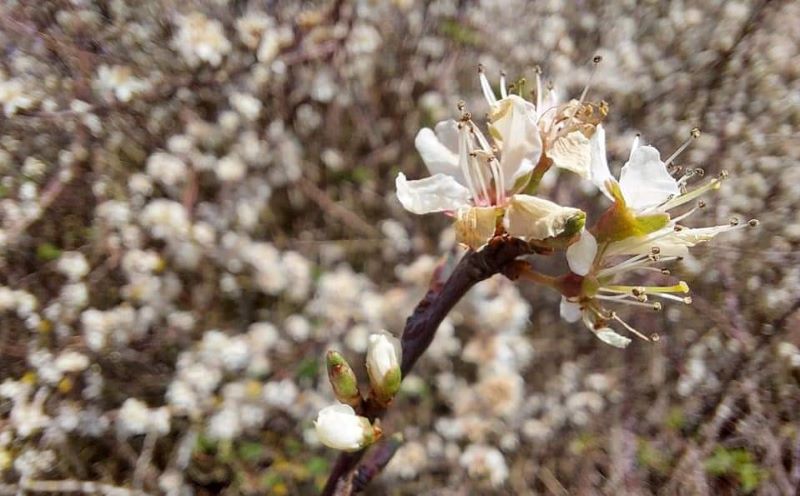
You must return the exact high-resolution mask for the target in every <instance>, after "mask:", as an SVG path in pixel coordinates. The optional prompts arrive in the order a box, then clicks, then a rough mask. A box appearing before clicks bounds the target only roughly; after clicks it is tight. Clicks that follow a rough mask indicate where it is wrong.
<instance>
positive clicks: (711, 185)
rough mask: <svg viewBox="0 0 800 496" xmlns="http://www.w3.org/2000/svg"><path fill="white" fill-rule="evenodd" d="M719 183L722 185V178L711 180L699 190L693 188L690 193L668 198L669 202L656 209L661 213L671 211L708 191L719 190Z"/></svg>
mask: <svg viewBox="0 0 800 496" xmlns="http://www.w3.org/2000/svg"><path fill="white" fill-rule="evenodd" d="M721 183H722V177H719V178H716V179H712V180H711V181H709V182H707V183H706V184H704V185H703V186H700V187H699V188H695V189H693V190H691V191H687V192H686V193H684V194H682V195H678V196H676V197H674V198H670V199H669V200H667V201H665V202H664V203H662V204H661V205H659V206H658V207H657V208H658V210H661V211H665V210H671V209H673V208H675V207H678V206H681V205H683V204H685V203H688V202H690V201H692V200H694V199H696V198H699V197H700V196H702V195H704V194H705V193H706V192H707V191H710V190H712V189H719V187H720V184H721Z"/></svg>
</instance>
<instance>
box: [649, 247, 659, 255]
mask: <svg viewBox="0 0 800 496" xmlns="http://www.w3.org/2000/svg"><path fill="white" fill-rule="evenodd" d="M650 253H652V254H653V255H658V254H659V253H661V248H659V247H658V246H654V247H652V248H650Z"/></svg>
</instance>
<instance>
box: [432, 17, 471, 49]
mask: <svg viewBox="0 0 800 496" xmlns="http://www.w3.org/2000/svg"><path fill="white" fill-rule="evenodd" d="M439 30H440V31H441V33H442V35H443V36H445V37H446V38H449V39H451V40H453V41H454V42H455V43H457V44H459V45H464V46H475V45H477V44H478V39H479V37H478V33H477V32H476V31H475V30H474V29H472V28H470V27H469V26H465V25H463V24H461V23H459V22H458V21H457V20H455V19H445V20H444V21H442V23H441V24H440V26H439Z"/></svg>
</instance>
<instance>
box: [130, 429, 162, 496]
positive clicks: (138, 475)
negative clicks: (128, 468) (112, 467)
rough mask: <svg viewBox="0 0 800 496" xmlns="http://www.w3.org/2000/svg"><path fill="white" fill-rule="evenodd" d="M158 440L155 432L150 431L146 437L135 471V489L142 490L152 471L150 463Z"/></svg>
mask: <svg viewBox="0 0 800 496" xmlns="http://www.w3.org/2000/svg"><path fill="white" fill-rule="evenodd" d="M156 440H158V434H157V433H156V432H155V431H150V432H148V433H147V434H146V435H145V436H144V444H143V445H142V452H141V454H140V455H139V459H138V460H137V461H136V468H135V469H134V471H133V488H134V489H136V490H140V489H142V485H143V482H144V478H145V475H147V472H148V470H149V469H150V462H151V461H152V459H153V450H154V449H155V447H156Z"/></svg>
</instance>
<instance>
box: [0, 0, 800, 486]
mask: <svg viewBox="0 0 800 496" xmlns="http://www.w3.org/2000/svg"><path fill="white" fill-rule="evenodd" d="M0 46H1V47H2V53H3V56H2V59H1V60H0V104H1V105H2V112H1V113H0V114H2V115H0V174H1V175H2V179H0V470H2V472H1V473H0V474H1V475H0V477H2V484H0V494H37V493H46V494H53V493H59V492H64V491H67V490H70V489H71V490H83V491H84V492H87V493H98V494H171V495H184V494H186V495H189V494H198V495H206V494H230V495H233V494H275V495H295V494H314V493H316V492H317V491H318V490H319V489H320V487H321V485H322V484H323V483H324V480H325V478H326V476H327V473H328V471H329V470H330V467H331V465H332V464H333V461H334V460H335V457H336V455H337V453H335V452H334V451H333V450H329V449H326V448H324V447H322V446H320V445H319V443H318V441H317V440H316V436H315V434H314V432H313V423H312V421H313V419H314V417H315V416H316V413H317V411H318V410H319V408H320V407H322V406H325V405H327V404H330V403H331V402H332V401H333V395H332V392H331V389H330V385H329V384H328V381H327V378H326V377H325V367H324V360H323V358H324V353H325V351H326V350H328V349H331V348H335V349H338V350H341V351H342V352H343V353H344V354H345V355H346V356H347V357H348V358H349V359H350V361H351V363H352V364H353V365H354V366H355V367H356V368H357V372H358V373H359V374H361V378H362V379H366V374H365V372H364V368H363V356H364V355H363V353H364V351H365V348H366V337H367V335H368V334H369V333H370V332H375V331H378V330H380V329H387V330H388V331H389V332H391V333H393V334H395V335H399V334H400V332H401V331H402V327H403V323H404V321H405V318H406V317H407V316H408V314H409V312H410V310H411V309H412V308H413V306H414V305H415V303H416V301H418V300H419V298H420V297H421V296H422V295H423V294H424V291H425V289H426V287H427V284H428V281H429V279H430V276H431V272H432V270H433V268H434V267H435V266H436V265H437V264H438V263H439V262H440V261H441V260H442V258H443V257H446V256H448V255H450V256H452V254H453V253H455V252H456V247H455V246H454V245H455V243H454V235H453V232H452V229H451V228H450V222H449V221H448V219H447V218H446V217H444V216H436V215H431V216H425V217H419V216H413V215H411V214H409V213H407V212H406V211H404V210H403V209H402V207H401V206H400V205H399V202H398V201H397V199H396V198H395V196H394V177H395V176H396V174H397V172H398V171H404V172H405V173H406V175H408V176H409V177H410V178H419V177H422V176H423V174H425V170H424V166H423V164H422V161H421V160H420V158H419V156H418V155H417V153H416V151H415V149H414V146H413V139H414V136H415V134H416V132H417V131H418V130H419V129H420V128H421V127H424V126H431V125H432V124H434V123H435V122H436V121H438V120H441V119H446V118H450V117H453V116H454V115H457V110H456V103H457V102H458V101H459V100H460V99H464V100H465V101H466V102H467V105H468V108H469V109H470V110H472V111H473V113H474V114H475V115H476V116H482V115H483V114H484V113H485V112H486V111H487V110H488V109H487V108H486V105H485V103H484V102H483V101H482V99H481V98H480V92H479V85H478V78H477V67H478V64H483V65H484V66H485V68H486V71H487V73H488V74H489V76H490V79H491V80H493V81H496V80H497V78H499V73H500V71H501V70H505V71H506V72H507V73H508V77H509V79H510V80H511V81H516V80H518V79H519V78H521V77H526V78H527V80H528V81H529V86H530V82H532V81H533V79H534V74H535V72H534V70H535V67H536V66H537V65H538V66H541V68H542V69H543V71H544V77H545V79H546V80H547V81H550V82H552V84H553V85H554V87H555V89H556V91H557V92H558V94H559V95H560V97H561V98H562V99H568V98H570V97H577V96H578V95H579V94H580V92H581V90H582V89H583V87H584V85H585V84H586V82H587V80H588V78H589V73H590V71H591V65H592V64H591V59H592V57H593V56H594V55H602V56H603V62H602V63H601V64H600V66H599V68H598V72H597V74H596V76H595V77H594V80H593V81H594V82H593V85H592V88H591V90H590V92H589V98H590V99H593V100H600V99H602V100H605V101H607V102H608V103H609V105H610V113H609V116H608V118H607V119H606V128H607V130H608V136H609V144H608V148H609V154H610V161H611V163H612V164H613V165H612V169H615V168H618V167H619V165H620V164H621V163H622V162H623V161H624V159H625V158H626V154H627V150H628V148H629V146H630V142H631V140H632V139H633V137H634V136H635V135H636V133H641V134H642V137H643V139H644V140H645V142H647V143H650V144H653V145H654V146H656V147H658V148H659V149H660V150H662V153H666V154H669V153H671V151H672V150H674V149H675V148H677V147H678V146H679V144H680V143H681V142H683V141H684V140H685V138H686V137H687V136H688V134H689V130H690V129H691V128H692V127H694V126H698V127H700V128H701V129H702V131H703V135H702V137H701V138H700V139H699V140H697V141H696V142H695V143H694V144H693V145H692V147H691V148H690V149H689V150H688V151H686V152H685V153H684V154H683V155H681V159H680V160H679V162H681V163H683V164H684V165H687V166H691V167H702V168H704V169H705V170H706V173H707V174H717V173H719V172H720V171H722V170H727V171H728V172H729V173H730V179H729V180H728V181H726V182H725V183H724V186H723V187H722V189H721V190H720V191H719V192H717V193H716V194H713V195H710V196H708V197H707V203H708V207H707V208H706V209H705V210H704V211H703V212H702V213H700V214H695V216H694V217H693V223H694V225H698V226H699V225H710V224H715V223H726V222H727V221H728V219H729V218H731V217H733V216H737V217H740V218H742V219H749V218H753V217H755V218H758V219H760V221H761V226H760V227H759V228H758V230H755V231H754V230H742V231H737V232H735V233H731V234H728V235H725V236H721V237H720V238H717V239H716V240H715V241H714V242H713V243H711V244H710V245H706V246H702V247H699V248H698V249H696V250H695V251H693V256H692V257H689V258H687V259H685V260H684V261H683V262H682V263H680V264H678V265H676V266H675V267H674V271H673V273H674V274H675V275H676V276H677V277H680V278H681V279H685V280H687V281H688V282H689V283H690V285H691V286H692V288H693V294H692V296H693V299H694V303H693V304H692V305H691V306H686V305H677V304H676V305H674V306H668V307H667V308H666V309H665V311H664V312H661V313H642V312H632V313H623V317H625V318H626V319H628V320H629V321H630V322H632V323H633V324H634V325H635V326H636V327H637V328H639V329H642V330H644V331H646V332H645V334H650V333H652V332H657V333H659V334H660V335H661V339H660V341H659V342H657V343H647V342H643V341H638V342H634V343H633V344H632V345H631V346H629V347H628V348H627V349H626V350H624V351H622V350H617V349H614V348H610V347H608V346H606V345H605V344H603V343H601V342H600V341H598V340H597V339H595V338H594V337H593V336H592V335H591V334H590V333H589V332H587V331H586V329H584V328H583V327H582V326H581V325H580V324H575V325H570V324H566V323H563V322H561V321H560V319H559V316H558V295H557V294H555V293H551V292H547V291H546V290H544V289H542V288H538V287H534V286H532V285H526V284H524V283H522V284H514V283H511V282H509V281H507V280H505V279H502V278H500V277H495V278H493V279H491V280H488V281H485V282H483V283H481V284H480V285H478V286H477V287H476V288H474V289H473V290H472V291H471V292H470V293H469V294H468V295H467V297H466V298H465V299H464V300H463V301H462V302H461V303H460V304H459V305H458V307H457V308H456V310H455V311H454V312H453V313H452V314H451V315H450V316H449V317H448V318H447V319H446V321H445V322H444V323H443V324H442V326H441V328H440V329H439V332H438V334H437V336H436V339H435V341H434V343H433V345H432V346H431V348H430V349H429V351H428V352H427V353H426V354H425V355H424V357H423V358H422V360H421V361H420V363H419V364H418V366H417V367H416V369H415V371H414V373H413V374H412V375H411V376H409V377H407V378H406V380H405V382H404V385H403V389H402V392H401V394H400V396H399V397H398V398H397V399H396V400H395V403H394V405H393V407H392V410H391V413H390V414H389V415H388V416H387V417H386V419H385V421H384V424H383V426H384V430H385V431H386V432H387V433H393V432H401V433H403V435H404V437H405V443H404V445H403V446H402V448H401V449H400V450H399V451H398V452H397V454H396V456H395V458H394V459H393V460H392V462H391V463H390V464H389V466H388V467H387V468H386V470H385V471H384V473H383V474H381V475H380V476H379V477H378V478H377V479H375V481H374V482H373V483H372V485H371V486H370V488H369V490H368V491H367V493H368V494H375V495H378V494H392V495H395V494H396V495H406V494H408V495H412V494H436V495H471V494H490V495H491V494H701V495H702V494H768V495H773V494H782V495H790V494H796V491H797V487H798V486H799V485H800V432H798V429H799V428H798V425H799V424H798V420H800V413H798V412H800V350H798V343H800V325H798V317H797V315H796V314H795V315H793V312H794V311H795V310H797V309H798V305H800V266H799V265H798V259H800V246H799V245H800V213H799V211H798V207H800V186H799V185H800V134H799V133H798V126H800V82H799V81H800V51H799V48H798V47H800V4H799V3H798V2H791V1H779V0H773V1H726V2H723V1H718V0H713V1H709V2H702V3H698V2H683V1H673V2H666V1H649V2H634V1H626V0H614V1H579V2H564V1H560V0H549V1H543V2H527V1H521V0H514V1H508V2H490V1H485V2H481V1H456V0H437V1H433V2H420V1H414V0H395V1H366V0H365V1H358V2H349V1H329V2H295V1H266V0H264V1H256V0H250V1H248V0H216V1H205V2H198V1H191V0H185V1H181V2H177V1H171V0H162V1H143V2H126V1H123V0H109V1H96V2H95V1H89V0H71V1H70V0H56V1H51V2H31V1H26V0H18V1H14V0H9V1H5V2H3V3H2V6H0ZM544 194H545V196H547V197H548V198H550V199H552V200H554V201H558V202H559V203H562V204H566V205H572V206H576V207H580V208H583V209H585V210H587V211H588V212H590V213H597V212H598V210H599V209H600V208H601V207H602V206H603V205H604V202H603V201H602V200H601V199H600V198H599V195H597V193H596V191H595V190H594V189H593V188H590V187H588V186H587V185H586V184H584V183H582V182H581V180H580V179H579V178H577V177H576V176H574V175H573V176H570V175H567V174H564V175H562V176H559V175H558V173H557V172H553V173H551V175H549V176H548V182H547V183H546V188H545V190H544ZM691 223H692V222H690V224H691ZM536 263H537V265H538V266H541V267H545V268H547V270H552V271H553V272H556V271H558V270H560V269H561V268H563V267H564V266H565V265H564V262H563V260H562V259H561V258H560V257H558V256H556V257H550V258H539V259H537V260H536Z"/></svg>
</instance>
